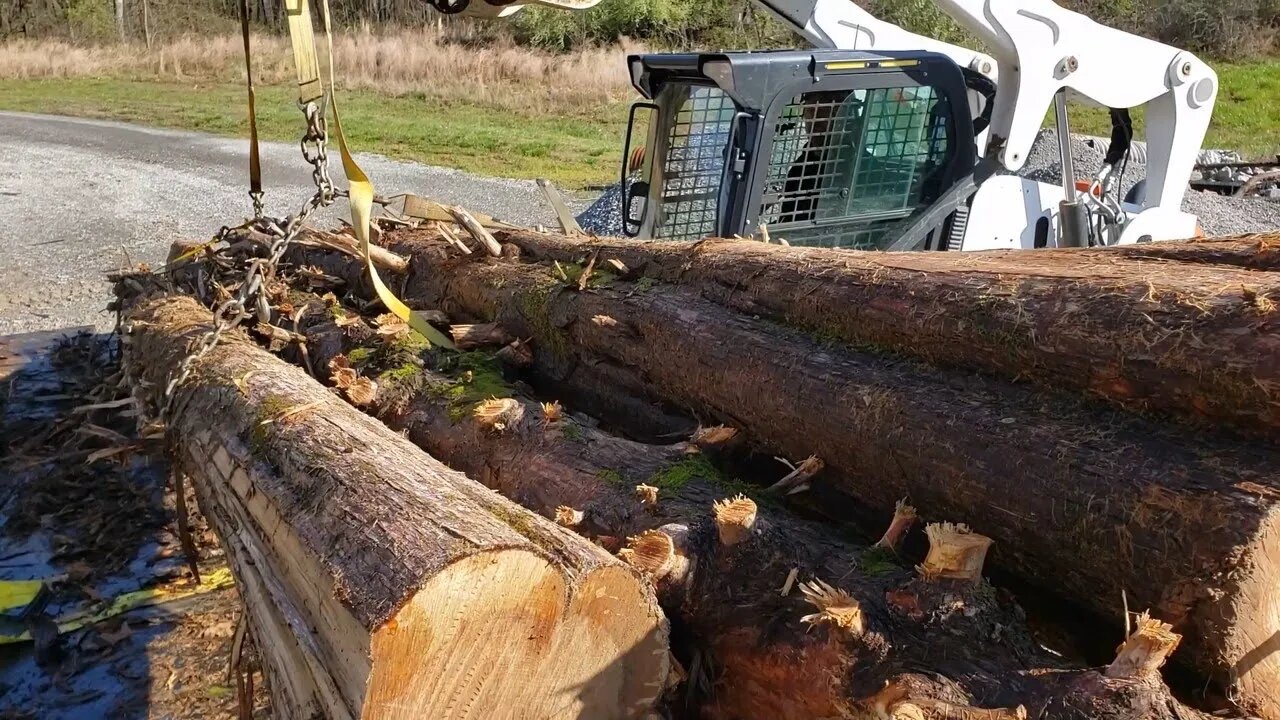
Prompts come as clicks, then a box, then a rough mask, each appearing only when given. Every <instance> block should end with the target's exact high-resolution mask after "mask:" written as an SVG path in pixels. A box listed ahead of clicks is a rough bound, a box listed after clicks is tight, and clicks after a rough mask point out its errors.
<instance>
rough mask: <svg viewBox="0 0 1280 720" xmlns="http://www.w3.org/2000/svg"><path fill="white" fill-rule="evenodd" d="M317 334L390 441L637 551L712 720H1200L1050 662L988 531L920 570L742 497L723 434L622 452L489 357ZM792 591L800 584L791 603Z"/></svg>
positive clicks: (635, 558)
mask: <svg viewBox="0 0 1280 720" xmlns="http://www.w3.org/2000/svg"><path fill="white" fill-rule="evenodd" d="M313 319H314V320H318V321H316V322H315V324H314V325H312V326H311V327H309V328H308V329H307V331H306V332H307V335H308V339H309V345H310V346H311V347H312V348H313V350H314V354H315V355H316V357H317V358H318V360H319V362H320V363H321V364H323V365H328V364H329V362H330V361H331V360H334V359H335V358H337V357H348V356H350V357H357V358H361V359H363V363H364V364H363V365H362V367H361V372H362V373H364V374H365V375H367V376H369V377H373V378H376V380H377V382H378V383H379V386H380V387H383V388H384V389H385V392H384V393H383V394H382V399H381V400H379V401H376V402H375V404H374V407H373V408H371V410H372V411H373V412H375V413H377V414H379V415H380V416H381V417H382V418H383V419H384V420H385V421H386V422H387V423H388V424H389V425H390V426H391V427H392V428H393V429H397V430H401V431H403V432H404V433H405V434H406V436H407V437H408V438H409V439H410V440H412V441H413V442H415V443H417V444H418V445H419V446H421V447H422V448H424V449H426V450H427V451H428V452H429V453H431V455H432V456H434V457H438V458H440V459H441V460H443V461H445V462H447V463H449V464H450V465H451V466H453V467H455V468H458V469H462V470H465V471H466V472H467V473H468V474H469V475H470V476H471V477H474V478H477V479H480V480H481V481H483V482H484V483H485V484H486V485H488V486H490V487H492V488H494V489H496V490H498V491H499V492H501V493H502V494H503V495H505V496H506V497H509V498H511V499H513V500H516V501H518V502H520V503H521V504H522V505H524V506H526V507H528V508H530V509H533V510H536V511H538V512H539V513H542V514H543V515H546V516H549V517H550V516H554V517H555V518H556V519H557V522H559V523H560V524H562V525H565V526H567V527H573V528H574V529H575V530H576V531H578V532H580V533H583V534H585V535H587V536H589V537H596V538H601V539H602V540H603V541H605V542H609V540H608V539H609V538H616V539H618V540H619V542H625V547H623V548H622V549H621V551H620V553H621V554H622V555H624V556H625V557H627V558H628V560H629V562H631V563H632V564H633V565H635V566H636V567H638V568H640V569H642V570H643V571H644V572H645V573H646V574H647V575H649V576H650V577H651V578H652V579H653V581H654V582H655V584H656V585H657V587H658V588H659V590H660V595H659V597H660V599H661V601H662V605H663V608H664V609H665V610H666V611H667V612H668V614H669V615H670V616H671V617H673V618H678V619H679V620H680V622H681V627H682V628H684V630H685V634H686V636H691V637H693V638H694V641H693V642H694V644H695V646H696V649H695V652H699V653H701V654H702V659H701V661H700V662H701V663H704V664H713V665H714V666H715V667H716V668H718V673H719V675H718V677H717V678H716V682H715V688H714V690H713V692H712V694H711V696H710V697H708V698H706V699H705V701H704V703H703V704H704V708H703V710H704V711H705V713H704V716H706V717H711V718H726V719H729V718H770V719H771V720H808V719H809V718H815V717H843V716H845V715H843V714H842V713H846V712H851V711H861V712H867V711H871V710H873V709H874V708H875V706H876V705H877V704H878V703H880V702H881V701H884V700H885V698H886V696H885V695H884V694H883V692H882V691H883V689H884V688H886V687H894V688H900V689H901V692H900V693H897V694H896V695H895V696H894V697H893V698H892V701H891V702H887V703H886V704H885V707H886V708H892V709H893V712H895V713H897V714H890V715H887V716H891V717H902V718H909V717H914V716H912V715H910V714H907V713H909V712H910V711H911V709H912V708H932V709H938V708H941V709H945V710H947V711H949V712H951V715H950V716H948V717H951V718H959V717H970V718H984V717H992V718H1018V717H1035V718H1076V717H1079V718H1083V717H1090V718H1101V717H1115V718H1121V717H1124V718H1151V719H1153V720H1154V719H1156V718H1171V719H1172V718H1179V717H1185V718H1193V717H1201V715H1200V714H1199V713H1196V712H1194V711H1191V710H1189V709H1187V708H1185V707H1183V706H1181V705H1180V704H1179V703H1178V702H1177V701H1175V700H1173V699H1172V698H1171V697H1170V696H1169V694H1168V691H1167V689H1166V688H1165V687H1164V686H1163V685H1162V683H1161V682H1160V681H1159V676H1158V674H1156V675H1155V676H1154V678H1153V679H1151V680H1149V681H1146V682H1143V683H1142V684H1141V686H1140V687H1139V688H1138V689H1137V690H1134V689H1133V688H1131V687H1130V685H1131V683H1130V682H1129V681H1127V680H1119V679H1111V678H1108V677H1104V676H1103V675H1102V671H1101V670H1100V669H1099V670H1071V669H1070V666H1069V665H1068V664H1067V663H1065V662H1063V661H1062V660H1061V659H1060V658H1058V657H1056V656H1054V655H1053V654H1050V653H1048V652H1045V651H1044V650H1042V649H1041V648H1040V647H1039V646H1038V645H1037V644H1036V642H1035V641H1034V640H1033V639H1032V638H1031V637H1030V635H1029V633H1028V631H1027V628H1026V626H1025V623H1024V622H1023V619H1022V617H1021V614H1020V610H1018V608H1016V607H1014V606H1011V605H1009V604H1007V603H1004V602H1001V601H999V600H998V598H997V596H996V594H995V593H993V592H991V588H990V586H987V585H985V584H983V585H978V584H975V581H978V580H979V579H980V573H981V559H980V558H978V559H976V560H975V559H974V555H973V553H972V550H971V548H973V547H975V545H981V547H982V549H983V550H984V551H985V549H986V547H987V546H988V545H989V544H990V540H989V539H986V538H983V537H982V536H980V535H978V534H977V533H970V532H964V531H962V530H960V529H957V528H954V527H952V526H950V525H949V524H947V526H946V527H940V528H939V529H938V531H937V532H936V533H935V532H933V531H932V529H933V527H934V526H930V529H931V537H933V536H934V535H936V536H937V539H936V541H935V542H933V543H931V548H932V549H931V552H930V556H929V557H930V560H929V561H928V562H926V566H927V567H926V568H925V569H924V570H923V571H921V572H919V573H917V571H915V570H913V569H912V568H911V563H910V562H906V561H905V560H903V559H901V558H897V557H895V555H894V553H893V551H892V550H888V549H876V548H871V547H869V546H867V545H863V544H858V543H854V542H851V541H848V540H845V539H842V538H841V537H840V536H839V534H838V533H834V532H832V531H831V530H830V529H828V528H825V527H823V526H821V525H820V524H817V523H814V522H811V521H805V520H802V519H800V518H798V517H796V516H795V515H793V514H792V513H790V512H789V511H787V510H785V509H784V508H781V507H779V506H777V505H775V504H772V503H770V504H767V505H763V506H758V505H757V503H756V502H755V501H753V500H751V499H749V498H747V497H745V496H743V495H735V494H734V492H733V490H730V489H727V488H728V487H730V486H731V483H729V482H728V481H727V480H726V479H725V478H723V477H722V476H720V474H719V473H718V472H717V471H716V469H715V468H714V466H713V465H711V464H710V463H709V462H708V461H707V459H706V457H705V456H704V455H703V454H702V453H701V452H700V451H699V443H704V444H717V443H719V442H723V441H724V440H725V439H727V438H726V436H727V435H728V434H729V433H726V432H725V431H724V429H718V430H708V431H706V432H702V433H698V435H697V437H696V438H695V439H693V440H692V441H689V442H680V443H676V444H673V445H649V444H643V443H639V442H634V441H630V440H625V439H622V438H618V437H616V436H612V435H610V434H608V433H605V432H602V431H601V430H599V429H598V428H596V427H594V426H592V425H591V424H589V423H584V422H582V421H580V420H578V419H575V418H574V417H572V416H569V415H567V414H566V413H564V412H563V410H562V409H561V408H560V407H559V405H558V404H556V403H554V402H552V403H542V402H538V401H536V400H533V399H530V398H528V397H526V396H524V395H522V394H520V393H519V392H518V391H517V390H515V389H514V388H512V387H509V386H504V385H503V383H502V382H501V380H500V377H501V376H500V374H499V373H498V371H497V369H496V368H495V367H494V366H493V365H492V364H488V365H486V364H477V363H475V362H474V358H473V359H472V362H471V363H470V364H469V365H468V366H467V367H468V369H467V370H465V371H461V372H457V373H455V376H454V377H449V376H445V375H442V374H440V373H437V372H433V371H430V370H427V369H425V368H424V367H422V366H420V365H417V364H415V363H413V362H406V361H405V356H404V354H403V353H402V352H401V351H398V350H396V349H395V348H390V347H388V346H387V345H386V344H385V343H384V342H382V341H381V339H380V338H378V337H377V336H376V335H375V334H374V333H373V331H372V329H371V328H369V327H360V326H355V325H347V326H345V327H338V326H337V325H336V324H335V323H333V322H332V321H331V320H330V319H329V318H328V317H327V316H325V315H323V314H318V318H313ZM304 324H306V323H305V321H304ZM335 364H336V365H343V364H344V363H343V362H342V361H337V362H336V363H335ZM480 396H485V397H484V399H479V398H480ZM903 512H904V510H903V509H902V508H899V509H898V510H897V511H896V512H895V515H894V518H895V519H894V522H893V523H892V524H894V525H896V526H898V527H899V528H901V526H902V521H901V520H898V519H897V517H898V515H901V514H903ZM887 519H888V518H886V520H887ZM623 538H625V539H626V540H625V541H624V540H622V539H623ZM975 539H981V540H982V541H983V542H979V543H976V544H975ZM935 558H938V559H935ZM948 558H954V559H956V560H955V561H954V562H948V560H947V559H948ZM952 565H957V566H962V568H961V569H962V570H963V571H965V572H967V574H964V573H961V575H960V576H961V577H962V578H963V581H962V582H954V581H951V580H950V579H949V576H948V575H947V574H946V571H948V570H950V569H951V567H952ZM935 566H936V567H937V568H940V570H939V571H937V572H935V571H934V569H933V568H934V567H935ZM788 577H793V582H795V581H796V580H798V581H799V584H798V585H797V586H796V587H795V589H794V590H793V591H790V589H789V591H783V592H781V593H780V588H783V587H784V586H786V585H787V584H788V583H787V578H788ZM996 628H999V630H996ZM675 649H676V651H677V652H680V653H682V654H686V653H688V652H689V648H686V647H681V648H675ZM685 659H686V660H688V656H687V654H686V657H685ZM1157 666H1158V663H1157ZM907 668H912V669H915V670H916V671H923V670H927V671H928V672H929V673H930V675H929V676H928V677H926V676H923V675H912V674H908V673H907V672H906V669H907ZM1029 669H1034V671H1031V670H1029ZM1119 677H1120V676H1117V678H1119ZM1125 677H1131V676H1125ZM940 713H941V710H939V713H926V714H924V715H922V716H921V717H944V715H942V714H940ZM1019 713H1021V714H1019Z"/></svg>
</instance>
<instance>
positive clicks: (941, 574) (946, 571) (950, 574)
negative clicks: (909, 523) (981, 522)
mask: <svg viewBox="0 0 1280 720" xmlns="http://www.w3.org/2000/svg"><path fill="white" fill-rule="evenodd" d="M924 531H925V534H926V535H928V536H929V554H928V555H926V556H925V559H924V564H923V565H921V566H920V567H919V570H920V575H921V576H922V577H924V578H925V579H926V580H963V581H967V582H974V583H976V582H978V581H979V580H981V579H982V565H983V563H984V562H985V561H986V558H987V550H988V549H989V548H990V547H991V543H992V540H991V538H989V537H987V536H985V535H979V534H978V533H975V532H973V531H971V530H970V529H969V527H968V526H967V525H963V524H955V523H949V522H943V523H930V524H929V525H927V526H925V529H924Z"/></svg>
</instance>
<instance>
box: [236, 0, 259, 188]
mask: <svg viewBox="0 0 1280 720" xmlns="http://www.w3.org/2000/svg"><path fill="white" fill-rule="evenodd" d="M240 36H241V38H242V39H243V40H244V81H245V85H246V86H247V87H248V91H249V197H251V198H253V201H254V211H255V213H256V212H257V209H258V207H260V203H261V201H262V160H261V157H260V156H259V154H258V109H257V103H256V102H255V100H256V98H255V97H254V92H253V62H252V61H251V60H250V57H251V53H250V52H249V0H240Z"/></svg>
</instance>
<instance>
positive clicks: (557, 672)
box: [125, 297, 667, 719]
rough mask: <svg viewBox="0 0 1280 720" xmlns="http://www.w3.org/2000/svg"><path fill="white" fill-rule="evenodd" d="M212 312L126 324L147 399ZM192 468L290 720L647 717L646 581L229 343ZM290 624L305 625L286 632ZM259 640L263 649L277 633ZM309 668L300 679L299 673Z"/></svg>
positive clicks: (191, 431)
mask: <svg viewBox="0 0 1280 720" xmlns="http://www.w3.org/2000/svg"><path fill="white" fill-rule="evenodd" d="M210 321H211V315H210V313H209V312H208V311H207V310H205V309H204V308H202V307H200V306H199V305H198V304H197V303H196V302H195V301H194V300H192V299H190V298H182V297H170V298H161V299H159V300H149V301H141V302H140V303H138V304H136V305H134V307H133V308H132V309H131V310H130V311H129V312H128V315H127V327H128V335H127V342H126V348H125V352H126V355H125V364H126V369H127V372H128V374H129V377H130V378H131V379H132V381H133V382H134V384H135V387H136V388H137V389H138V391H139V393H142V394H143V395H145V394H147V393H155V392H157V391H158V389H160V388H163V387H165V385H167V382H168V379H169V378H170V377H171V376H172V374H173V373H175V372H176V371H177V368H178V367H179V364H180V362H181V361H182V359H183V358H184V357H185V356H186V355H187V353H188V352H189V348H190V347H191V346H192V345H193V343H194V342H195V341H197V340H199V339H200V338H202V337H203V335H204V333H205V332H206V331H207V329H208V327H209V323H210ZM173 408H174V410H173V414H172V417H171V418H170V420H169V424H168V427H167V431H168V439H169V442H170V446H171V448H172V450H173V452H174V454H175V456H176V463H177V465H178V467H180V468H182V469H183V470H184V471H185V472H186V473H187V474H188V475H189V476H190V477H192V478H193V479H194V481H195V482H194V485H195V487H196V489H197V492H198V497H199V498H200V501H201V506H202V508H204V509H205V510H206V512H207V513H208V514H209V516H210V520H211V522H212V523H213V525H214V527H215V528H216V529H217V531H218V533H219V536H220V537H221V538H222V539H223V541H224V543H225V545H226V547H227V551H228V554H229V555H230V557H231V560H232V563H233V567H234V568H235V569H236V570H237V573H238V576H239V577H240V579H241V584H242V586H244V587H245V588H246V598H247V599H248V602H250V603H251V604H252V605H253V606H254V608H253V619H254V624H255V628H256V629H259V631H263V630H264V629H265V630H266V631H267V632H265V633H264V636H265V637H266V638H274V639H276V640H279V641H280V642H284V643H285V645H284V646H283V647H276V648H274V650H273V652H269V653H267V655H266V658H267V660H268V662H270V663H274V666H273V667H270V668H269V669H270V671H271V676H272V678H273V680H274V681H275V682H277V683H278V684H280V685H281V686H282V687H288V688H291V689H292V690H291V691H289V692H284V691H278V692H276V693H275V696H276V697H278V698H295V699H297V701H296V703H295V702H290V703H289V705H288V707H287V708H285V709H282V710H280V712H282V713H283V714H284V716H286V717H312V713H313V712H315V711H316V710H318V711H319V712H321V713H323V715H324V716H325V717H333V718H347V717H350V718H357V717H359V718H424V717H431V718H436V717H438V718H476V719H480V718H491V717H519V718H530V719H532V718H538V719H541V718H549V717H554V718H587V717H591V718H595V717H608V718H629V717H645V716H646V714H647V713H648V712H649V711H650V709H651V707H652V706H653V704H654V702H655V701H656V699H657V695H658V692H659V690H660V688H661V685H662V683H663V682H664V680H665V677H666V672H667V661H666V658H667V643H666V624H665V620H664V618H663V616H662V614H661V612H660V610H659V609H658V607H657V604H656V602H655V601H654V598H653V595H652V591H651V590H650V589H648V588H647V587H646V586H645V584H644V583H643V581H642V580H641V579H640V577H639V576H638V574H637V573H636V572H635V571H634V570H633V569H631V568H627V567H625V566H624V565H623V564H622V563H619V562H618V561H617V560H615V559H614V558H612V557H610V556H609V555H608V554H607V553H605V552H603V551H601V550H600V549H599V548H598V547H596V546H594V545H592V544H591V543H588V542H586V541H584V540H582V539H581V538H579V537H577V536H576V535H574V534H573V533H570V532H567V531H565V530H564V529H562V528H559V527H557V526H555V525H554V524H553V523H551V522H548V521H546V520H544V519H542V518H540V517H538V516H537V515H535V514H533V513H530V512H528V511H527V510H524V509H523V508H520V507H518V506H516V505H514V504H512V503H511V502H509V501H507V500H505V499H503V498H501V497H500V496H498V495H497V494H495V493H493V492H492V491H490V490H488V489H485V488H483V487H481V486H480V485H478V484H477V483H474V482H473V481H471V480H469V479H467V478H466V477H464V476H463V475H462V474H461V473H458V472H455V471H452V470H449V469H447V468H446V467H444V466H443V465H441V464H440V463H439V462H438V461H436V460H434V459H433V458H431V457H429V456H427V455H425V454H423V453H422V452H421V451H420V450H418V449H417V448H416V447H414V446H413V445H412V444H411V443H409V442H408V441H407V440H405V439H404V438H401V437H399V436H397V435H396V434H395V433H392V432H390V431H388V430H387V428H386V427H385V426H383V425H382V424H380V423H378V422H377V421H376V420H373V419H372V418H369V417H368V416H367V415H364V414H363V413H360V412H358V411H356V410H355V409H354V408H352V407H351V406H350V405H348V404H347V403H345V402H343V401H341V400H340V399H338V398H337V397H335V396H334V395H333V394H332V393H330V392H329V391H327V390H326V389H324V388H323V387H322V386H321V385H319V384H318V383H316V382H315V381H314V380H312V379H311V378H309V377H307V376H306V374H305V373H303V372H302V371H300V370H298V369H297V368H293V367H290V366H288V365H287V364H285V363H284V362H282V361H281V360H279V359H278V358H275V357H273V356H272V355H270V354H269V353H267V352H266V351H264V350H260V349H259V348H257V347H256V346H254V345H253V343H252V342H251V341H249V340H248V339H246V338H244V337H243V336H241V335H239V334H236V333H231V334H228V335H224V336H223V339H222V341H221V342H220V343H219V344H218V345H217V346H216V347H215V348H214V349H213V350H212V351H210V352H209V353H208V354H206V355H204V356H203V357H202V358H200V359H199V360H197V361H196V362H195V364H194V365H193V371H192V373H191V375H190V377H189V379H188V380H186V381H185V382H184V383H182V384H181V385H179V386H178V390H177V395H176V397H175V402H174V405H173ZM281 623H284V624H286V625H287V626H288V628H289V631H287V632H286V631H284V630H283V629H282V627H281ZM260 637H261V636H260ZM299 660H301V665H299Z"/></svg>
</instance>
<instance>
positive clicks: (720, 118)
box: [654, 86, 736, 240]
mask: <svg viewBox="0 0 1280 720" xmlns="http://www.w3.org/2000/svg"><path fill="white" fill-rule="evenodd" d="M676 90H677V91H678V92H684V93H687V96H686V97H685V99H684V101H683V102H681V104H680V106H679V109H678V110H677V111H676V113H675V115H674V116H673V118H672V123H671V130H670V133H669V134H668V138H667V140H668V144H667V157H666V160H665V161H664V163H663V166H662V196H661V205H660V210H659V212H660V215H659V216H658V224H657V227H656V228H655V229H654V237H659V238H671V239H687V240H698V239H701V238H703V237H706V236H707V235H711V234H713V233H714V232H715V230H716V215H717V208H718V205H719V194H720V180H721V178H722V177H723V176H724V162H725V149H726V146H727V145H728V143H729V128H730V124H731V123H732V122H733V116H734V113H735V112H736V107H735V106H734V104H733V100H731V99H729V96H728V95H725V93H724V91H723V90H721V89H720V88H714V87H692V86H685V87H678V88H676Z"/></svg>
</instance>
